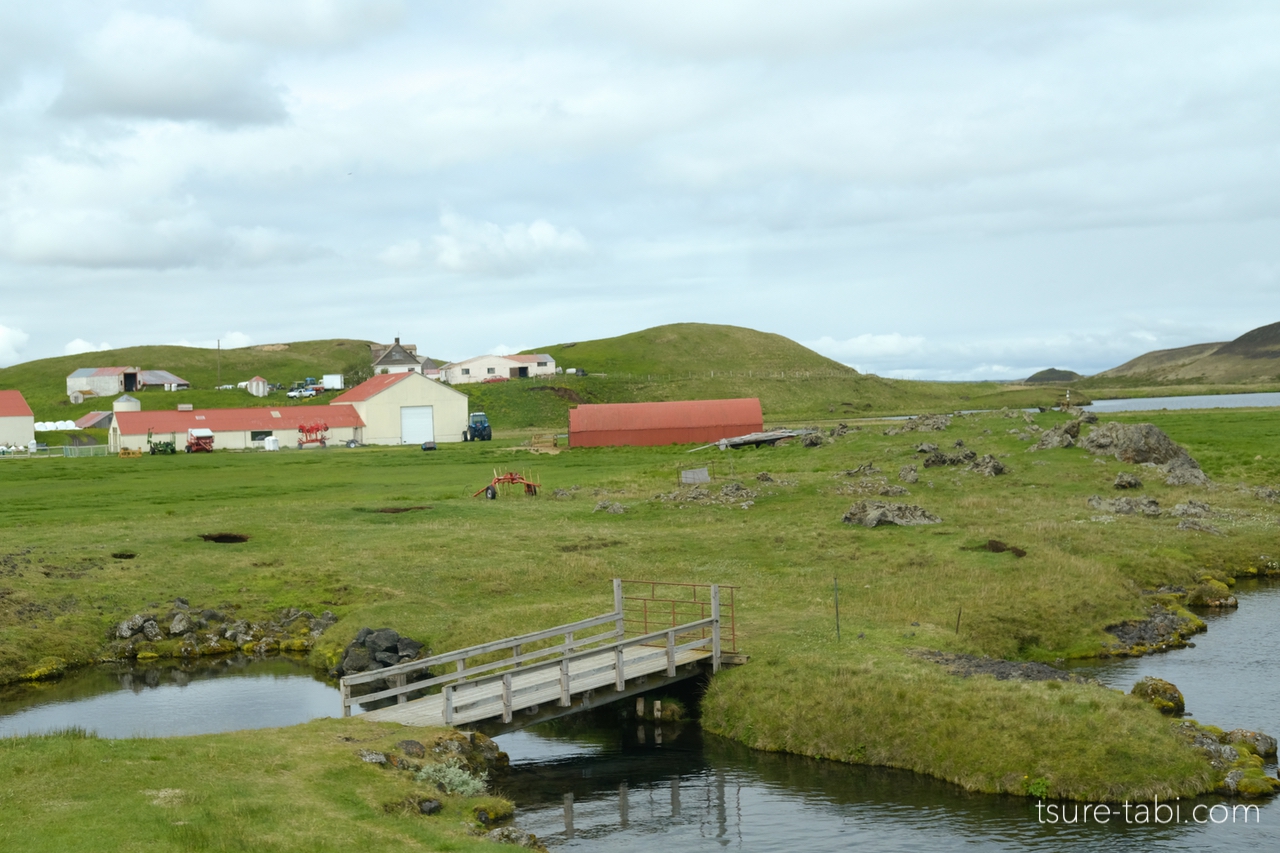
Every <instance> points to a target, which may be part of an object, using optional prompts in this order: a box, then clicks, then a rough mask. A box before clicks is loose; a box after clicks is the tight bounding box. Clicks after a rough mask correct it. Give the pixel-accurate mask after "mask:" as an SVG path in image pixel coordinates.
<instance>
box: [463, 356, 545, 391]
mask: <svg viewBox="0 0 1280 853" xmlns="http://www.w3.org/2000/svg"><path fill="white" fill-rule="evenodd" d="M555 372H556V360H555V359H554V358H552V357H551V356H549V355H546V354H541V355H478V356H476V357H475V358H469V359H467V360H466V361H456V362H451V363H449V364H446V365H445V366H444V367H442V368H440V378H441V379H442V380H443V381H445V382H448V383H449V384H450V385H465V384H466V383H468V382H484V381H485V380H500V379H524V378H525V377H529V376H554V375H555Z"/></svg>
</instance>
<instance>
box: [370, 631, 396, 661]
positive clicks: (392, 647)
mask: <svg viewBox="0 0 1280 853" xmlns="http://www.w3.org/2000/svg"><path fill="white" fill-rule="evenodd" d="M399 646H400V635H399V634H397V633H396V632H395V631H392V630H391V629H390V628H379V629H378V630H376V631H371V632H369V634H368V635H367V636H366V637H365V638H364V647H365V648H366V649H368V650H369V651H370V652H371V653H372V654H373V655H374V656H375V657H376V656H377V654H378V652H386V651H393V652H395V653H396V654H397V655H398V654H399Z"/></svg>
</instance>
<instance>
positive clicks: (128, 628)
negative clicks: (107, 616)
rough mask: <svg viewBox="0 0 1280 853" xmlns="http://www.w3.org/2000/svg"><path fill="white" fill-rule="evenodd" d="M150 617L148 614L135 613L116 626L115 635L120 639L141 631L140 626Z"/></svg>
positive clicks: (125, 638)
mask: <svg viewBox="0 0 1280 853" xmlns="http://www.w3.org/2000/svg"><path fill="white" fill-rule="evenodd" d="M150 619H151V617H150V616H143V615H142V614H140V613H135V614H134V615H132V616H130V617H129V618H128V619H126V620H124V621H123V622H121V623H120V624H119V625H117V626H116V637H117V638H118V639H121V640H127V639H129V638H130V637H132V636H133V635H134V634H136V633H138V632H139V631H141V630H142V626H143V625H144V624H146V623H147V622H148V621H149V620H150Z"/></svg>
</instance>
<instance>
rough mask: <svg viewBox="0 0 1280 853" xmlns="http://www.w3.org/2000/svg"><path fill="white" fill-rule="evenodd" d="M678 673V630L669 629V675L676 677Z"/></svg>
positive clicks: (669, 676)
mask: <svg viewBox="0 0 1280 853" xmlns="http://www.w3.org/2000/svg"><path fill="white" fill-rule="evenodd" d="M675 675H676V632H675V629H674V628H673V629H671V630H669V631H667V677H668V678H675Z"/></svg>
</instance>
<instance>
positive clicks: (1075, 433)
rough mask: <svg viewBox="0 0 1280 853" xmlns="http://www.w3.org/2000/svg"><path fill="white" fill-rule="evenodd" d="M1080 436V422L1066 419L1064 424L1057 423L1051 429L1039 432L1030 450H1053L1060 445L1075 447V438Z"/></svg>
mask: <svg viewBox="0 0 1280 853" xmlns="http://www.w3.org/2000/svg"><path fill="white" fill-rule="evenodd" d="M1079 437H1080V422H1079V421H1068V422H1067V423H1065V424H1058V425H1057V426H1056V427H1054V428H1053V429H1047V430H1045V431H1044V432H1042V433H1040V438H1039V440H1037V441H1036V443H1035V444H1033V445H1032V446H1031V448H1030V449H1031V450H1033V451H1034V450H1053V449H1055V448H1060V447H1075V446H1076V439H1077V438H1079Z"/></svg>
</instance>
